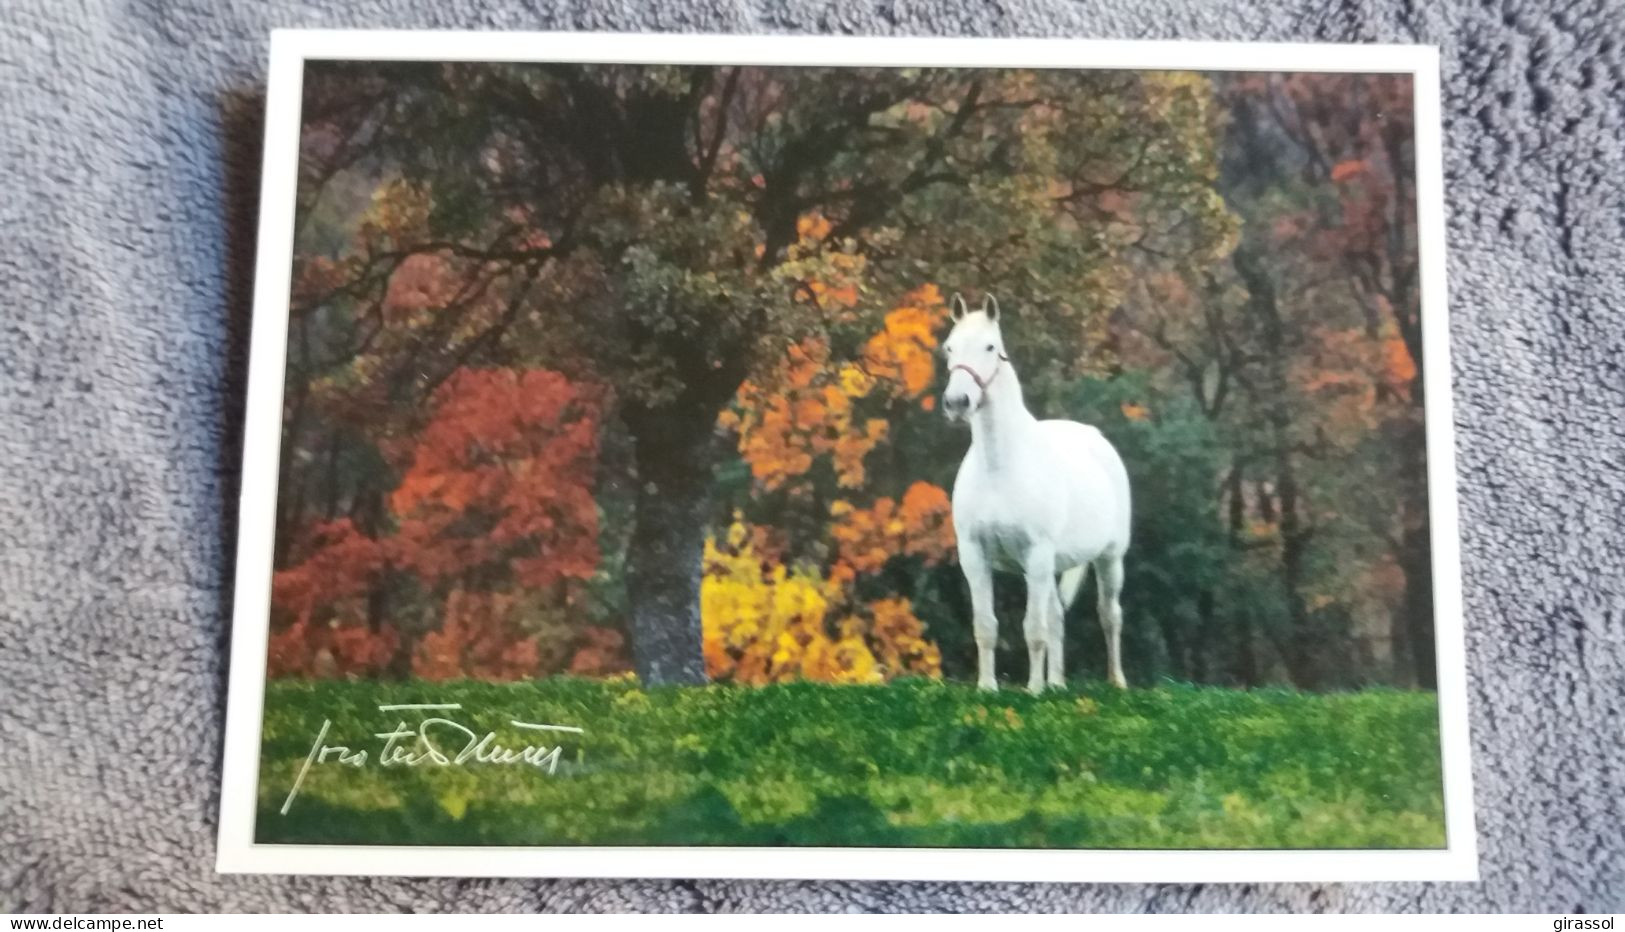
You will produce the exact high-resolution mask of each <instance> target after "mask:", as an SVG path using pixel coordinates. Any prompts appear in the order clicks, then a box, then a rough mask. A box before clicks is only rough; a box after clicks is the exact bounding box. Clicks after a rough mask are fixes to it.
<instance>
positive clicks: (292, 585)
mask: <svg viewBox="0 0 1625 932" xmlns="http://www.w3.org/2000/svg"><path fill="white" fill-rule="evenodd" d="M302 549H304V550H305V551H307V552H308V553H309V554H310V556H309V557H308V558H306V559H305V560H304V562H302V563H299V564H298V565H296V566H291V567H289V568H287V569H285V570H281V571H279V572H277V573H276V574H275V575H274V576H272V577H271V602H272V604H273V605H275V606H276V607H278V608H280V609H285V610H288V611H290V612H292V613H293V614H295V615H298V616H300V617H304V616H307V615H309V614H310V613H311V612H312V611H314V610H316V609H318V608H321V607H323V606H328V605H332V604H333V603H335V602H338V601H341V600H343V599H347V598H353V597H355V596H358V595H360V594H362V593H363V592H365V591H366V589H367V587H368V586H369V585H370V584H371V582H372V580H373V578H374V577H375V576H376V575H377V574H378V572H379V571H380V570H382V569H383V568H384V565H385V562H386V559H387V557H386V553H385V548H384V547H383V546H381V545H380V544H379V542H378V541H376V540H373V539H372V538H370V537H368V536H366V535H365V534H362V533H361V532H360V531H358V530H356V526H355V524H354V522H352V521H351V520H350V519H349V518H340V519H338V520H336V521H327V522H324V523H321V524H317V525H315V526H314V527H312V528H311V529H310V531H309V532H308V535H307V537H306V540H305V541H304V542H303V547H302Z"/></svg>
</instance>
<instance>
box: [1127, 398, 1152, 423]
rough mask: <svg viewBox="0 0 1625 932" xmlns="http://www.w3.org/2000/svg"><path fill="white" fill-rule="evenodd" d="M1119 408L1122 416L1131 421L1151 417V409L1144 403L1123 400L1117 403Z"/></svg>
mask: <svg viewBox="0 0 1625 932" xmlns="http://www.w3.org/2000/svg"><path fill="white" fill-rule="evenodd" d="M1119 408H1120V410H1121V411H1122V412H1123V416H1124V417H1126V418H1128V419H1129V420H1131V421H1143V420H1146V419H1147V418H1149V417H1151V411H1150V410H1149V409H1147V408H1146V406H1145V405H1142V404H1135V403H1134V402H1132V401H1125V402H1123V403H1122V404H1121V405H1119Z"/></svg>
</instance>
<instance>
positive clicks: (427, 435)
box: [390, 369, 598, 588]
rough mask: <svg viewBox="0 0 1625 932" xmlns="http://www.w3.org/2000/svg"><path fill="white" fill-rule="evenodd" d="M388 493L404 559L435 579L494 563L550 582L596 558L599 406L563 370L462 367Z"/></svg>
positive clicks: (542, 583) (580, 573)
mask: <svg viewBox="0 0 1625 932" xmlns="http://www.w3.org/2000/svg"><path fill="white" fill-rule="evenodd" d="M434 405H435V413H434V417H433V418H432V419H431V420H430V422H429V423H428V425H427V426H425V427H424V429H423V431H422V432H421V433H420V434H419V435H418V439H417V444H416V446H415V448H414V450H413V456H412V465H411V467H410V468H409V469H408V470H407V472H406V475H405V476H403V477H402V478H401V483H400V486H399V487H398V488H396V490H395V492H394V494H393V495H391V496H390V506H391V508H392V509H393V510H394V512H395V513H396V514H397V515H399V516H400V531H399V533H398V534H397V535H396V541H397V545H396V551H395V557H396V560H397V561H398V563H399V564H400V565H401V566H402V567H403V568H404V569H407V570H409V571H410V572H412V573H414V574H416V575H417V576H418V577H419V578H420V579H422V580H423V581H424V582H425V583H430V584H433V583H437V582H440V581H442V580H446V579H449V578H451V577H455V576H458V575H460V574H463V573H465V572H467V571H468V570H469V569H471V568H474V567H477V566H482V565H492V564H499V563H500V564H511V566H512V571H513V573H514V576H515V577H516V580H517V581H518V582H519V583H520V584H521V585H524V586H527V587H530V588H543V587H546V586H549V585H552V584H553V583H556V582H558V581H559V580H561V579H586V578H588V577H590V576H591V575H592V574H593V571H594V570H595V569H596V568H597V565H598V545H597V543H598V506H597V503H596V501H595V500H594V499H593V495H592V481H593V473H594V470H595V468H596V465H597V458H598V418H597V415H598V406H597V404H596V402H595V401H594V400H592V399H591V398H590V397H589V395H588V394H587V393H586V392H583V391H582V390H581V389H580V388H579V387H578V386H575V385H573V384H572V383H571V382H570V381H569V380H567V379H566V378H564V377H563V376H562V375H559V374H558V373H556V372H550V371H547V370H540V369H536V370H528V371H524V372H515V371H513V370H509V369H459V370H457V372H455V373H453V374H452V376H451V378H449V379H447V380H446V383H445V384H444V385H442V386H441V387H440V390H439V391H437V392H436V393H435V401H434Z"/></svg>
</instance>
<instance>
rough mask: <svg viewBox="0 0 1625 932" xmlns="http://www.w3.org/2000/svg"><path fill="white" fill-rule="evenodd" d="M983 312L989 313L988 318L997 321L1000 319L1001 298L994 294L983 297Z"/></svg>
mask: <svg viewBox="0 0 1625 932" xmlns="http://www.w3.org/2000/svg"><path fill="white" fill-rule="evenodd" d="M982 313H983V314H986V315H987V319H988V320H991V321H993V322H994V323H997V322H998V320H999V299H998V298H995V297H993V296H992V295H987V296H986V297H984V298H982Z"/></svg>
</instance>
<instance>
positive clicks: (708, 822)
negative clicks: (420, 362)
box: [256, 679, 1444, 848]
mask: <svg viewBox="0 0 1625 932" xmlns="http://www.w3.org/2000/svg"><path fill="white" fill-rule="evenodd" d="M414 702H415V703H426V702H458V703H461V704H462V710H460V711H458V712H449V713H435V714H446V715H449V716H451V717H453V718H455V719H456V720H457V721H459V722H462V723H464V724H467V725H468V726H469V727H471V728H475V729H477V730H479V731H480V732H481V733H483V732H484V731H486V730H491V731H495V732H496V733H497V736H498V740H499V741H501V742H503V743H504V744H507V745H509V746H516V745H522V744H526V743H533V742H536V741H538V740H540V741H544V742H548V743H552V741H553V740H556V739H550V738H549V736H547V735H545V734H541V733H537V732H528V731H523V730H521V729H518V728H515V727H512V726H511V725H509V724H508V723H509V720H510V719H520V720H522V721H528V722H546V723H553V724H563V725H574V726H579V727H582V728H584V729H585V734H584V735H581V736H566V737H564V740H562V742H561V743H562V745H563V747H564V749H565V750H564V753H563V755H562V760H561V763H560V764H559V766H558V768H557V772H556V773H554V774H551V775H550V774H548V773H546V772H545V771H540V772H539V771H538V770H536V769H535V768H533V767H528V766H525V765H510V766H501V765H495V764H468V765H466V766H448V767H436V766H433V765H423V766H419V767H415V768H407V767H402V766H398V765H397V766H393V767H385V766H380V764H379V762H378V756H379V748H380V746H381V745H382V742H381V741H380V740H378V739H377V738H374V737H373V734H374V733H375V732H381V731H388V730H389V729H390V728H391V727H393V726H394V724H395V723H396V722H397V721H400V720H405V721H407V722H409V723H412V724H413V725H414V726H415V723H416V721H417V718H415V716H418V715H422V714H424V713H417V712H391V713H384V712H380V711H378V709H377V706H378V705H379V704H381V703H414ZM324 719H331V720H332V723H333V724H332V726H331V728H330V731H329V733H328V737H327V739H326V743H327V744H330V745H333V744H343V745H347V746H349V747H351V748H365V749H366V750H367V753H368V760H367V762H366V764H365V766H361V767H350V766H344V765H342V764H339V763H338V762H336V761H334V760H329V761H328V762H327V763H325V764H319V765H316V766H312V767H311V768H310V770H309V773H308V774H307V775H306V777H305V779H304V782H303V784H302V785H301V788H300V792H299V794H298V796H297V798H295V799H294V801H293V803H292V806H291V807H290V809H289V812H288V813H287V814H286V815H282V814H281V813H279V811H278V810H279V809H280V807H281V806H282V803H283V800H284V799H285V797H286V796H287V793H288V790H289V787H290V786H292V784H293V781H294V779H295V777H296V776H297V774H298V773H299V770H300V767H301V766H302V765H303V763H304V761H305V758H306V755H307V754H309V752H310V749H311V744H312V742H313V741H314V739H315V737H316V734H317V732H318V731H319V730H320V728H321V727H322V722H323V720H324ZM460 744H461V742H460V741H459V742H454V741H446V742H444V743H443V746H445V747H448V748H450V749H452V750H453V751H455V749H456V748H457V747H459V746H460ZM256 833H257V837H258V840H259V841H261V842H265V843H316V844H321V843H329V844H369V843H370V844H402V845H431V844H433V845H572V844H593V845H711V844H715V845H843V846H863V845H901V846H939V845H940V846H950V845H951V846H962V847H1066V848H1076V847H1082V848H1437V847H1442V846H1443V845H1444V815H1443V801H1442V795H1441V777H1440V762H1439V737H1438V712H1437V706H1436V702H1435V697H1434V695H1433V694H1432V693H1425V692H1402V691H1395V690H1377V689H1373V690H1367V691H1363V692H1357V693H1344V694H1334V695H1310V694H1303V693H1297V692H1292V691H1290V690H1252V691H1240V690H1229V689H1214V688H1196V687H1185V686H1161V687H1157V688H1154V689H1135V690H1130V691H1127V692H1119V691H1116V690H1112V689H1110V688H1109V687H1104V686H1097V685H1091V686H1089V687H1088V688H1085V689H1084V690H1083V691H1082V692H1076V691H1073V692H1066V693H1057V694H1053V695H1046V696H1042V697H1034V696H1029V695H1027V694H1025V693H1022V692H1017V691H1014V690H1004V691H1000V692H998V693H994V694H984V693H980V692H977V691H976V690H974V689H971V688H969V687H967V686H963V685H958V684H954V685H947V684H941V683H935V682H925V681H904V682H898V683H893V684H891V685H889V686H876V687H861V686H828V685H819V684H813V683H797V684H789V685H783V686H772V687H765V688H745V687H730V686H711V687H705V688H676V689H648V690H645V689H640V688H638V687H637V686H636V685H634V684H632V683H628V682H618V683H605V682H597V681H588V680H576V679H550V680H545V681H539V682H529V683H515V684H489V683H473V682H464V683H451V684H429V683H419V682H407V683H362V682H322V683H304V682H291V681H286V682H273V683H271V684H270V686H269V687H268V689H267V693H266V716H265V730H264V735H263V744H262V753H261V762H260V789H259V816H258V822H257V825H256Z"/></svg>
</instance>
